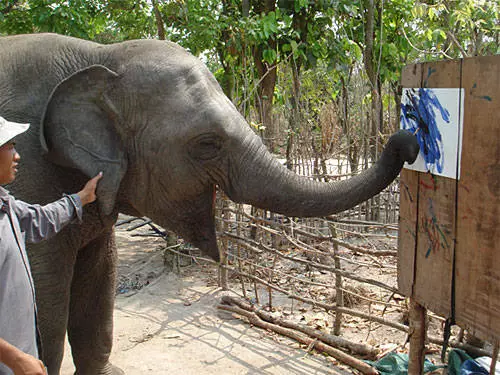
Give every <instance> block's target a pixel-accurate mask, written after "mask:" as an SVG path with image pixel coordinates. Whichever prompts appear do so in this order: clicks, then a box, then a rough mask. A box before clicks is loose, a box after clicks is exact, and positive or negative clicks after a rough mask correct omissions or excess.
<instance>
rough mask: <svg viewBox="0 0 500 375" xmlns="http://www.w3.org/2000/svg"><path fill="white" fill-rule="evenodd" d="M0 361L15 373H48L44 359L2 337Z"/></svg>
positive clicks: (34, 374) (42, 374) (28, 374)
mask: <svg viewBox="0 0 500 375" xmlns="http://www.w3.org/2000/svg"><path fill="white" fill-rule="evenodd" d="M0 362H2V363H3V364H4V365H6V366H7V367H9V368H10V369H11V370H12V371H13V372H14V374H15V375H46V374H47V372H46V371H45V366H44V365H43V363H42V361H40V360H38V359H36V358H35V357H33V356H31V355H29V354H26V353H24V352H23V351H22V350H20V349H18V348H16V347H15V346H14V345H11V344H9V343H8V342H7V341H5V340H4V339H2V338H0Z"/></svg>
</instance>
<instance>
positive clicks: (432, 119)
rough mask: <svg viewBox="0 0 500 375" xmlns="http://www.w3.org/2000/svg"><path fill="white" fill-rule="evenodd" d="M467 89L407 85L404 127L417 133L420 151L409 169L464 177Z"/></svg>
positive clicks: (402, 110)
mask: <svg viewBox="0 0 500 375" xmlns="http://www.w3.org/2000/svg"><path fill="white" fill-rule="evenodd" d="M463 108H464V89H433V88H405V89H403V94H402V97H401V117H400V120H401V128H402V129H406V130H409V131H411V132H413V133H416V136H417V138H418V141H419V144H420V153H419V155H418V158H417V160H416V161H415V163H413V164H412V165H409V164H408V163H406V164H405V168H408V169H411V170H415V171H419V172H430V173H432V174H434V175H438V176H444V177H449V178H455V179H460V157H461V150H462V139H461V135H462V129H463Z"/></svg>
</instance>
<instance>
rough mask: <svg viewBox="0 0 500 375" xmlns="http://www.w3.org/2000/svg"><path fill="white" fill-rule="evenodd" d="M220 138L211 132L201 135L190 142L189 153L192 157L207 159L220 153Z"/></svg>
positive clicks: (213, 157)
mask: <svg viewBox="0 0 500 375" xmlns="http://www.w3.org/2000/svg"><path fill="white" fill-rule="evenodd" d="M221 149H222V140H221V139H220V138H219V137H218V136H216V135H212V134H207V135H202V136H199V137H197V138H196V139H194V140H193V142H191V147H190V154H191V156H192V157H194V158H196V159H199V160H203V161H207V160H211V159H215V158H216V157H217V156H219V155H220V151H221Z"/></svg>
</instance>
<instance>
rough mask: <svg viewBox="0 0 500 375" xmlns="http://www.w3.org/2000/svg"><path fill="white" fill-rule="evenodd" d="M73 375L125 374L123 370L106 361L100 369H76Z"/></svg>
mask: <svg viewBox="0 0 500 375" xmlns="http://www.w3.org/2000/svg"><path fill="white" fill-rule="evenodd" d="M75 375H125V372H124V371H123V370H122V369H121V368H119V367H116V366H115V365H112V364H111V363H109V362H108V363H107V364H106V365H105V366H104V367H103V368H102V369H85V370H76V372H75Z"/></svg>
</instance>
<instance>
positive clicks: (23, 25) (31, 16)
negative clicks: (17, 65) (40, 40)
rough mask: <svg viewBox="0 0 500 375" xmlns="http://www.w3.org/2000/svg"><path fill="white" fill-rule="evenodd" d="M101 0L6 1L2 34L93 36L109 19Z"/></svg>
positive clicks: (0, 12)
mask: <svg viewBox="0 0 500 375" xmlns="http://www.w3.org/2000/svg"><path fill="white" fill-rule="evenodd" d="M103 8H104V6H103V4H102V2H101V1H96V0H92V1H86V0H71V1H69V0H66V1H63V0H57V1H50V0H30V1H12V0H11V1H5V0H4V1H3V2H2V8H0V21H1V22H0V33H3V34H20V33H33V32H55V33H59V34H65V35H71V36H75V37H79V38H84V39H92V38H94V37H95V36H96V35H97V34H99V33H100V32H102V31H103V30H104V27H105V23H106V19H105V16H103V15H102V11H103Z"/></svg>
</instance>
